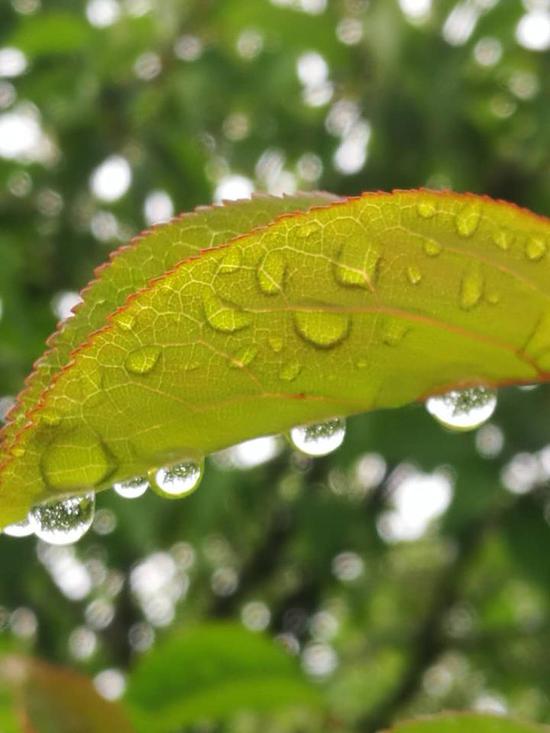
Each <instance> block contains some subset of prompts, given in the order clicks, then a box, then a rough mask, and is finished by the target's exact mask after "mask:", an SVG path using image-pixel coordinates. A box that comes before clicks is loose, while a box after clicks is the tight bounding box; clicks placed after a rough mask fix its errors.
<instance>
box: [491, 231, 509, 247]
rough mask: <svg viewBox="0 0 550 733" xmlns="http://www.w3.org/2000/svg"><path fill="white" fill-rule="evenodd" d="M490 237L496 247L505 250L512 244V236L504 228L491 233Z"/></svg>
mask: <svg viewBox="0 0 550 733" xmlns="http://www.w3.org/2000/svg"><path fill="white" fill-rule="evenodd" d="M492 239H493V242H494V243H495V244H496V246H497V247H499V248H500V249H502V250H503V251H504V252H506V250H508V249H510V245H511V244H512V241H513V239H514V237H513V235H512V234H510V232H507V231H506V230H505V229H499V230H498V231H496V232H494V233H493V235H492Z"/></svg>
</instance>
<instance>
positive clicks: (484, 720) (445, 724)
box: [392, 713, 549, 733]
mask: <svg viewBox="0 0 550 733" xmlns="http://www.w3.org/2000/svg"><path fill="white" fill-rule="evenodd" d="M548 730H549V729H548V727H547V726H540V725H533V724H532V723H520V722H519V721H514V720H508V719H507V718H505V717H503V716H501V715H498V716H490V715H477V714H475V713H458V714H454V715H452V714H445V715H438V716H436V717H434V718H431V719H430V718H425V719H420V720H413V721H407V722H404V723H399V724H398V725H396V726H395V728H392V731H394V732H395V733H544V731H548Z"/></svg>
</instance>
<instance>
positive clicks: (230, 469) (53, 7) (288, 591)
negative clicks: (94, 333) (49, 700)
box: [0, 0, 550, 733]
mask: <svg viewBox="0 0 550 733" xmlns="http://www.w3.org/2000/svg"><path fill="white" fill-rule="evenodd" d="M422 8H424V10H425V12H424V14H422V13H421V12H419V9H420V10H422ZM415 9H416V10H415ZM549 25H550V20H549V18H548V13H547V10H545V5H544V3H537V2H534V1H533V0H529V1H528V0H525V2H521V1H520V0H500V2H498V0H461V1H460V2H457V1H456V0H434V1H433V2H432V3H431V9H430V3H429V2H421V1H420V0H417V1H416V2H414V0H408V1H407V0H402V1H401V2H400V3H398V2H397V1H396V0H370V1H369V2H367V1H366V0H333V1H329V2H323V1H322V0H287V1H286V2H284V1H283V0H279V1H278V2H269V1H268V0H254V2H247V1H246V0H223V2H213V1H211V0H195V1H193V0H157V1H156V2H151V1H148V0H120V1H117V0H89V2H88V3H84V2H77V1H76V0H43V2H42V4H40V2H39V0H12V2H8V0H4V1H3V2H2V3H0V262H1V263H2V264H1V267H0V303H1V313H2V316H1V318H0V397H3V396H5V395H6V396H7V395H10V394H13V393H14V392H16V391H17V390H18V389H19V388H20V387H21V384H22V380H23V378H24V376H25V375H26V374H27V373H28V371H29V368H30V365H31V362H32V360H33V359H35V358H36V357H37V356H38V355H39V354H40V353H41V352H42V350H43V345H44V340H45V338H46V337H47V336H48V334H49V333H50V332H51V331H52V330H53V327H54V323H55V320H56V317H57V316H56V313H55V311H56V309H57V313H59V312H60V307H62V306H63V304H65V305H64V307H66V304H67V302H68V301H67V299H66V298H65V299H63V298H62V297H61V296H62V295H63V294H66V293H71V292H74V291H77V290H78V289H79V288H81V287H82V286H83V285H84V284H85V283H86V282H87V281H88V279H89V278H90V276H91V273H92V269H93V267H94V266H96V265H98V264H99V263H101V262H102V261H104V260H105V259H106V257H107V255H108V252H109V251H111V250H112V249H113V248H115V247H116V246H118V245H119V244H121V243H123V242H124V241H126V240H127V239H128V238H129V237H130V236H131V235H132V234H134V233H136V232H138V231H139V230H140V229H142V228H143V227H144V226H145V225H147V224H148V223H150V222H152V221H153V220H154V219H155V218H157V217H158V216H159V215H160V216H165V215H166V214H167V213H169V211H170V207H171V206H173V208H174V210H175V211H182V210H188V209H190V208H192V207H194V206H196V205H200V204H206V203H209V202H210V201H211V200H212V197H213V196H214V195H217V196H221V195H224V194H225V195H227V194H228V193H229V194H233V193H235V192H238V191H241V192H243V193H244V192H246V191H247V190H250V188H251V186H252V185H253V186H254V187H255V188H256V190H260V191H262V190H263V191H270V192H272V193H281V192H283V191H285V190H286V191H291V190H292V189H293V188H294V187H297V188H300V189H315V188H325V189H328V190H331V191H334V192H335V193H345V194H354V193H358V192H359V191H362V190H366V189H378V188H380V189H391V188H395V187H415V186H420V185H428V186H431V187H446V186H448V187H452V188H453V189H455V190H471V191H476V192H482V193H488V194H491V195H493V196H496V197H502V198H506V199H508V200H511V201H514V202H516V203H518V204H523V205H527V206H529V207H530V208H532V209H534V210H535V211H538V212H540V213H545V212H547V211H548V201H549V194H550V165H549V162H550V161H549V156H550V144H549V142H550V140H549V137H550V105H549V104H548V99H549V94H550V89H549V85H550V55H549V54H548V52H547V51H548V47H549V46H550V40H549V38H548V37H549V36H550V31H549V30H548V26H549ZM545 33H546V36H545ZM14 48H15V49H18V50H19V51H21V52H23V53H24V57H23V61H22V60H21V56H20V54H19V55H18V54H17V53H16V54H15V55H14V53H13V51H10V53H9V54H8V55H7V56H6V54H4V56H2V52H3V51H5V50H6V49H8V50H9V49H14ZM536 49H538V50H536ZM545 51H546V52H545ZM112 156H117V158H116V159H115V161H118V165H119V169H118V170H119V174H118V176H119V190H118V192H117V191H115V194H117V195H115V196H114V197H113V188H112V187H111V188H109V185H107V187H105V185H103V186H99V185H98V179H97V177H96V178H94V171H97V169H98V167H99V166H101V165H102V164H103V163H104V162H105V161H106V160H109V159H110V158H111V157H112ZM120 158H122V159H123V165H122V167H123V168H124V171H125V172H124V173H123V176H122V178H124V175H127V173H128V170H129V171H130V173H131V178H130V179H129V180H127V182H126V188H125V186H122V189H121V182H120V181H121V179H120ZM124 161H126V162H127V164H128V166H129V168H126V167H125V166H124ZM112 170H113V169H111V171H112ZM235 176H239V177H240V178H235ZM115 178H116V176H115ZM112 179H113V176H112V175H111V177H110V179H109V180H110V181H111V183H112ZM94 181H95V184H94V183H93V182H94ZM122 183H124V180H122ZM121 190H122V193H120V191H121ZM109 191H110V193H109ZM155 192H156V193H157V195H156V196H152V194H153V193H155ZM159 192H160V195H159ZM118 194H120V195H118ZM109 198H110V199H112V200H109ZM146 204H147V206H146ZM52 304H53V305H52ZM60 304H61V305H60ZM549 408H550V392H549V390H548V389H547V388H545V387H539V388H537V389H535V390H532V391H524V390H518V389H507V390H503V391H502V392H501V394H500V399H499V406H498V409H497V412H496V413H495V416H494V418H493V420H492V422H491V424H490V425H489V426H485V427H484V428H482V429H480V430H479V431H477V432H476V433H474V434H461V435H455V434H451V433H447V432H445V431H444V430H442V429H441V428H440V427H439V426H438V425H436V424H435V423H434V422H433V421H432V419H431V418H430V417H429V416H428V415H427V414H426V412H425V410H424V409H423V407H422V406H411V407H409V408H406V409H403V410H399V411H391V412H385V413H375V414H371V415H366V416H363V417H360V418H354V419H353V420H350V421H349V425H348V434H347V437H346V441H345V443H344V445H343V446H342V448H340V449H339V450H338V451H337V452H335V453H334V454H332V455H331V456H328V457H326V458H323V459H316V460H314V461H313V460H311V459H308V458H304V457H301V456H298V455H297V454H295V453H293V452H292V451H291V450H290V449H289V448H285V447H283V448H282V450H281V452H280V453H279V454H278V455H276V456H275V457H273V458H271V460H269V461H265V462H263V463H261V465H257V466H255V467H245V466H243V459H242V455H241V454H239V453H235V452H233V453H229V454H224V455H223V456H221V457H217V458H216V459H212V460H211V461H210V462H209V465H208V466H207V474H206V478H205V480H204V482H203V484H202V486H201V488H200V490H199V491H198V492H197V493H196V494H195V495H193V496H192V497H190V498H189V499H188V500H187V501H185V502H182V503H181V504H177V505H174V504H173V503H171V502H166V501H162V500H161V499H159V498H157V497H156V496H154V495H149V494H146V495H145V496H143V497H142V498H140V499H138V500H134V501H124V500H123V499H121V498H120V497H118V496H117V495H115V494H114V493H112V492H108V493H104V494H103V495H101V496H100V497H99V498H98V512H97V516H96V521H95V524H94V530H93V531H92V532H90V533H89V535H88V536H86V537H85V538H84V540H82V541H81V542H80V543H79V544H78V545H77V546H75V547H74V548H63V549H59V548H53V547H48V546H46V545H43V544H40V543H37V542H36V541H35V540H34V539H20V540H16V539H12V538H9V537H2V538H0V569H1V570H0V650H2V651H3V652H7V651H16V652H29V653H32V654H35V655H37V656H41V657H43V658H46V659H48V660H50V661H52V662H56V663H63V664H68V665H71V666H73V667H75V668H77V669H80V671H82V672H84V673H86V674H88V675H91V676H93V677H94V678H95V679H96V681H97V684H98V686H99V687H100V688H101V689H102V690H103V691H104V692H106V694H110V695H111V696H116V695H117V694H120V693H121V692H122V688H123V681H124V675H126V673H127V671H128V669H129V668H130V667H132V666H134V665H135V664H136V662H138V661H139V659H140V658H141V657H142V655H143V654H146V653H147V651H148V650H150V649H151V647H152V651H151V653H155V650H156V647H157V644H159V645H160V644H162V641H163V639H164V637H171V635H172V634H174V633H176V632H178V631H179V630H181V629H183V630H186V629H187V628H192V626H193V624H196V623H199V622H203V621H208V622H211V621H214V620H221V619H225V620H232V621H233V622H235V623H241V624H243V625H244V626H246V627H248V629H249V630H250V631H251V632H252V631H256V632H260V631H264V633H268V634H270V635H272V636H274V637H277V639H278V640H279V641H280V642H281V643H282V644H283V645H284V646H286V648H287V649H288V650H289V652H290V653H291V654H294V655H295V656H296V657H297V659H296V660H295V661H296V664H297V665H299V664H301V666H302V668H303V675H304V676H306V677H309V678H310V681H311V682H310V684H311V685H313V686H314V687H315V688H316V689H317V690H318V692H319V694H320V696H321V698H322V700H323V704H322V705H321V706H320V707H319V711H320V712H319V713H318V714H317V715H312V714H311V713H308V712H304V711H303V710H296V711H295V712H291V713H289V712H285V713H279V712H277V711H275V712H273V711H269V710H266V709H262V710H254V702H253V700H252V699H251V701H250V709H249V710H248V711H247V710H245V711H239V712H232V713H231V714H228V715H227V716H222V717H224V719H223V720H221V721H218V722H216V721H211V720H209V719H208V718H209V716H208V711H207V710H205V711H204V714H203V715H202V716H201V719H200V720H197V721H195V722H194V723H192V724H190V725H188V726H187V727H185V728H182V730H186V731H201V732H203V731H216V732H218V731H232V732H233V731H235V732H236V733H251V732H252V731H260V730H262V731H270V732H271V731H273V733H275V731H276V732H277V733H279V732H284V731H288V732H289V733H290V732H296V731H301V732H302V731H303V732H308V731H318V730H338V731H376V730H378V729H379V728H381V727H384V726H387V725H389V724H390V723H392V722H394V721H397V720H400V719H403V718H405V717H410V716H412V715H416V714H423V713H432V712H438V711H440V710H442V709H481V710H497V711H502V710H509V711H510V713H511V714H513V715H517V716H521V717H525V718H528V719H532V720H538V721H545V720H548V719H549V717H550V656H549V655H548V648H549V645H550V623H549V621H548V619H549V615H550V590H549V583H548V579H549V576H550V559H549V558H550V528H549V526H548V520H549V518H550V491H549V486H548V478H549V476H550V456H549V449H548V448H547V446H548V444H550V423H549V420H548V414H549V411H550V410H549ZM258 451H259V448H258V446H256V455H258ZM247 456H248V460H249V461H250V460H251V459H250V451H249V452H248V454H247ZM411 480H412V481H413V484H414V488H415V491H416V492H417V494H418V497H419V499H418V502H416V503H415V502H414V501H412V502H411V501H410V500H409V501H408V502H406V501H405V500H404V499H403V496H404V495H405V494H406V489H407V486H408V487H410V486H411ZM434 481H435V486H436V487H437V486H439V488H436V489H434V488H433V487H434ZM407 482H408V484H407ZM443 484H444V485H445V486H447V488H448V487H449V486H452V499H451V501H450V503H449V504H448V506H445V505H446V502H444V501H442V500H441V491H442V489H441V486H443ZM404 487H405V488H404ZM434 491H435V494H436V495H438V496H439V499H440V503H439V512H437V511H435V505H434V502H433V501H432V503H431V510H432V512H431V515H432V521H431V522H428V521H427V519H426V517H427V516H428V515H429V512H428V514H426V512H424V518H425V521H423V522H419V523H418V522H417V524H416V526H413V527H412V528H411V527H410V526H409V525H410V523H411V522H412V518H413V517H416V518H417V520H418V515H421V514H422V511H424V510H423V507H424V509H425V507H426V506H428V507H429V506H430V502H429V501H428V499H426V500H421V497H423V496H424V494H423V493H422V492H425V495H426V497H428V498H429V497H430V496H432V497H433V494H434ZM438 491H439V494H437V492H438ZM436 503H437V502H436ZM404 507H405V508H406V509H407V511H405V510H404ZM421 510H422V511H421ZM435 514H438V516H435ZM420 518H422V517H420ZM418 521H419V520H418ZM243 652H244V649H243ZM300 684H301V683H300ZM2 714H3V713H2ZM214 717H215V716H214ZM0 719H1V718H0ZM175 730H177V729H174V731H175Z"/></svg>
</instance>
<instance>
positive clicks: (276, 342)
mask: <svg viewBox="0 0 550 733" xmlns="http://www.w3.org/2000/svg"><path fill="white" fill-rule="evenodd" d="M268 343H269V345H270V346H271V348H272V349H273V351H274V352H275V353H276V354H278V353H279V352H280V351H282V349H283V338H282V336H270V337H269V338H268Z"/></svg>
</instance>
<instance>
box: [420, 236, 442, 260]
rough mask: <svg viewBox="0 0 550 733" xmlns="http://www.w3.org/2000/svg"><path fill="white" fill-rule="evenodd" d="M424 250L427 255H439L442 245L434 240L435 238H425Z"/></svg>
mask: <svg viewBox="0 0 550 733" xmlns="http://www.w3.org/2000/svg"><path fill="white" fill-rule="evenodd" d="M424 252H425V253H426V254H427V255H428V257H437V255H440V254H441V252H443V247H442V245H441V244H439V242H436V241H435V239H426V241H425V242H424Z"/></svg>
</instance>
